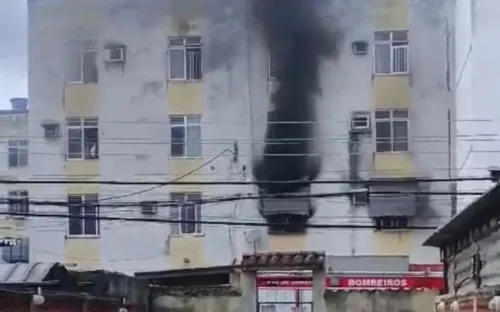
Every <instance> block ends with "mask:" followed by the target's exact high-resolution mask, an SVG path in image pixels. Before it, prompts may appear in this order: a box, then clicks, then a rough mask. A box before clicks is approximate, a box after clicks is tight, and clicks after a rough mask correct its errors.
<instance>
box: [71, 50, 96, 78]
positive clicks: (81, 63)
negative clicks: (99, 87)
mask: <svg viewBox="0 0 500 312" xmlns="http://www.w3.org/2000/svg"><path fill="white" fill-rule="evenodd" d="M97 77H98V74H97V51H96V50H79V51H72V52H70V54H69V58H68V64H67V82H70V83H97Z"/></svg>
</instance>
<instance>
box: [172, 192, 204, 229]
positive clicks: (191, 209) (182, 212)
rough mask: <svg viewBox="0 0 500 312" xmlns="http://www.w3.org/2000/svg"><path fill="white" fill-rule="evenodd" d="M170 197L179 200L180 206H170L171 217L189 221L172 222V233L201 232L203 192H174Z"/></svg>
mask: <svg viewBox="0 0 500 312" xmlns="http://www.w3.org/2000/svg"><path fill="white" fill-rule="evenodd" d="M170 199H171V200H172V201H174V202H178V203H179V205H178V206H174V207H171V208H170V219H171V220H178V221H188V222H187V223H182V222H181V223H171V224H170V232H171V234H172V235H181V234H201V233H202V229H201V223H195V222H196V221H201V203H199V201H200V200H201V194H200V193H172V194H171V195H170Z"/></svg>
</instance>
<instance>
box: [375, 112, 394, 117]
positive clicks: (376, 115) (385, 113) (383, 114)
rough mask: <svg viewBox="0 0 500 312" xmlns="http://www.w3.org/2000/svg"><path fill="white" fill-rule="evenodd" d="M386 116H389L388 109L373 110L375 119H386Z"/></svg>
mask: <svg viewBox="0 0 500 312" xmlns="http://www.w3.org/2000/svg"><path fill="white" fill-rule="evenodd" d="M388 118H391V112H390V111H376V112H375V119H388Z"/></svg>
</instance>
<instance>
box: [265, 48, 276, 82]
mask: <svg viewBox="0 0 500 312" xmlns="http://www.w3.org/2000/svg"><path fill="white" fill-rule="evenodd" d="M277 71H278V58H277V57H276V54H272V53H269V54H268V56H267V75H268V77H267V78H268V79H269V80H274V79H276V74H277Z"/></svg>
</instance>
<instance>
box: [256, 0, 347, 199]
mask: <svg viewBox="0 0 500 312" xmlns="http://www.w3.org/2000/svg"><path fill="white" fill-rule="evenodd" d="M251 1H252V5H253V8H252V10H253V17H254V21H255V22H256V26H257V29H258V31H259V35H260V36H261V37H262V38H263V39H264V42H265V44H266V45H267V48H268V50H269V53H270V55H271V56H272V61H273V62H277V63H275V64H276V65H277V70H276V71H275V73H274V77H275V79H276V88H275V89H274V92H273V93H272V95H271V102H272V107H273V108H272V111H271V112H270V113H269V115H268V126H267V129H266V138H265V147H264V151H263V153H264V155H263V157H262V159H260V160H259V161H257V162H256V163H255V164H254V172H253V174H254V177H255V179H256V180H257V185H258V186H259V188H260V189H261V190H264V191H265V192H267V193H288V192H296V191H298V190H299V189H301V188H303V187H305V186H308V183H305V184H304V185H298V184H289V183H288V184H287V183H283V184H272V185H271V184H265V183H259V182H258V181H299V180H300V181H310V180H314V179H315V178H317V176H318V174H319V173H320V170H321V168H320V167H321V164H320V158H319V156H312V155H313V154H317V152H316V151H315V146H316V145H317V143H316V142H314V139H315V138H316V127H317V120H318V117H317V114H316V97H317V95H318V94H319V93H320V91H321V90H320V81H319V80H320V79H319V78H320V77H319V69H320V65H321V62H322V60H324V59H326V58H332V57H334V56H335V55H336V52H337V43H338V36H337V34H336V31H335V29H334V27H333V25H334V23H333V20H331V21H330V22H331V23H330V24H329V25H327V24H326V23H325V20H324V19H323V18H322V16H323V15H322V14H321V13H322V10H323V9H324V7H322V6H321V2H322V0H251ZM331 105H334V103H331Z"/></svg>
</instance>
